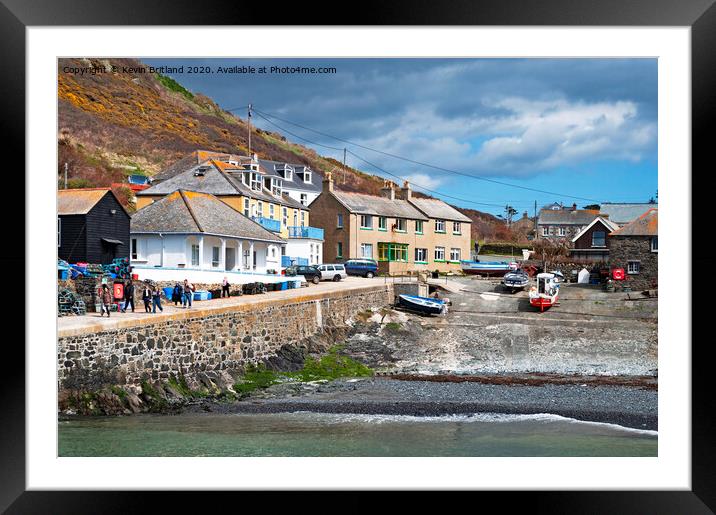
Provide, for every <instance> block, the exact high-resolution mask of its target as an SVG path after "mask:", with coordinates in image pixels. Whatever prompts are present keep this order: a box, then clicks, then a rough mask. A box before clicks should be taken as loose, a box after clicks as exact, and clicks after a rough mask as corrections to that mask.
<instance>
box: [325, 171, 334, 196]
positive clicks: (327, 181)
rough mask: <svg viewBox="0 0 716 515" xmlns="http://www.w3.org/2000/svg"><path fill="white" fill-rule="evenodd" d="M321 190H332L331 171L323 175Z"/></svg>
mask: <svg viewBox="0 0 716 515" xmlns="http://www.w3.org/2000/svg"><path fill="white" fill-rule="evenodd" d="M323 191H324V192H326V191H328V192H331V193H332V192H333V174H332V173H331V172H328V173H327V174H326V175H325V176H324V177H323Z"/></svg>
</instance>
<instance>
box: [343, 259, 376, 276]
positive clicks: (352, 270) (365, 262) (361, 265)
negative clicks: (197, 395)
mask: <svg viewBox="0 0 716 515" xmlns="http://www.w3.org/2000/svg"><path fill="white" fill-rule="evenodd" d="M346 273H347V274H348V275H359V276H361V277H368V278H370V277H374V276H375V275H377V274H378V262H377V261H376V260H374V259H349V260H348V261H346Z"/></svg>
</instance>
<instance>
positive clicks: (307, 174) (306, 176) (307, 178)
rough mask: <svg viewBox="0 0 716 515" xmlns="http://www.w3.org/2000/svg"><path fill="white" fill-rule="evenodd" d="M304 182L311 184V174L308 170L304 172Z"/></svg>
mask: <svg viewBox="0 0 716 515" xmlns="http://www.w3.org/2000/svg"><path fill="white" fill-rule="evenodd" d="M303 182H305V183H307V184H308V183H310V182H311V172H309V171H308V170H306V171H305V172H303Z"/></svg>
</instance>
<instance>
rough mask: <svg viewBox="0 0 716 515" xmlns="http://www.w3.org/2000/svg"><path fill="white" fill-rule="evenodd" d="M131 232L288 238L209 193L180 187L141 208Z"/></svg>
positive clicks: (257, 238)
mask: <svg viewBox="0 0 716 515" xmlns="http://www.w3.org/2000/svg"><path fill="white" fill-rule="evenodd" d="M130 232H131V233H163V234H168V233H179V234H187V233H190V234H195V233H204V234H211V235H215V236H230V237H234V238H246V239H251V240H260V241H270V242H276V243H284V242H285V240H284V239H282V238H280V237H278V236H276V235H275V234H274V233H272V232H271V231H268V230H267V229H264V228H263V227H262V226H261V225H259V224H258V223H256V222H254V221H253V220H251V219H250V218H247V217H246V216H244V215H243V214H241V213H239V212H238V211H236V210H235V209H234V208H232V207H231V206H229V205H227V204H225V203H224V202H222V201H221V200H219V199H218V198H216V197H215V196H213V195H209V194H207V193H201V192H196V191H185V190H178V191H175V192H173V193H171V194H169V195H167V196H166V197H164V198H162V199H160V200H157V201H156V202H154V203H152V204H149V205H148V206H146V207H144V208H142V209H140V210H139V211H137V212H136V213H135V214H134V216H133V217H132V222H131V227H130Z"/></svg>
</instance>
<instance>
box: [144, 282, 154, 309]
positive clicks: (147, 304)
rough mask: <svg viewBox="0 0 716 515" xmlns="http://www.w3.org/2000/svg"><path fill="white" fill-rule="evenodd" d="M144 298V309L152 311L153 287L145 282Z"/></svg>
mask: <svg viewBox="0 0 716 515" xmlns="http://www.w3.org/2000/svg"><path fill="white" fill-rule="evenodd" d="M142 300H143V301H144V311H145V312H146V313H151V312H152V289H151V288H150V287H149V285H148V284H146V283H145V284H144V290H142Z"/></svg>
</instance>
